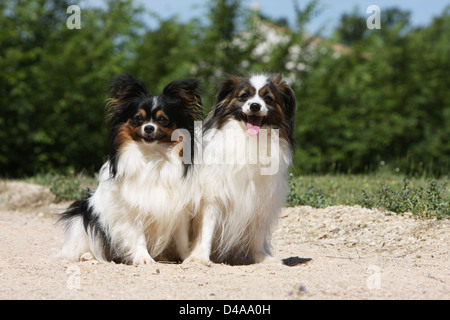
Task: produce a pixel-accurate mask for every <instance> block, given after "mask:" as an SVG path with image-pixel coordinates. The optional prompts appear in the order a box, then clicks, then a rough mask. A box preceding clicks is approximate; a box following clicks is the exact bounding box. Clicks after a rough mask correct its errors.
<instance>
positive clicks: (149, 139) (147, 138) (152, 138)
mask: <svg viewBox="0 0 450 320" xmlns="http://www.w3.org/2000/svg"><path fill="white" fill-rule="evenodd" d="M142 139H143V140H144V141H145V142H148V143H151V142H153V141H155V137H152V136H148V137H145V136H144V137H142Z"/></svg>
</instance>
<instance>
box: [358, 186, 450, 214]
mask: <svg viewBox="0 0 450 320" xmlns="http://www.w3.org/2000/svg"><path fill="white" fill-rule="evenodd" d="M444 193H448V191H447V184H444V185H442V186H440V185H439V184H438V183H437V182H436V180H432V179H430V180H429V182H428V187H427V188H426V189H425V188H424V187H423V186H420V187H417V188H412V187H411V186H410V180H409V179H407V178H405V179H404V184H403V188H400V189H394V188H391V187H390V186H386V185H383V186H382V187H381V188H380V189H379V190H378V193H377V194H376V195H371V194H369V193H368V192H367V191H366V190H363V191H362V199H361V201H360V203H361V205H362V206H364V207H368V208H383V209H385V210H388V211H392V212H396V213H402V212H411V213H413V214H416V215H419V216H422V217H430V216H433V217H436V218H444V217H449V216H450V199H448V196H447V199H446V198H444V196H443V194H444Z"/></svg>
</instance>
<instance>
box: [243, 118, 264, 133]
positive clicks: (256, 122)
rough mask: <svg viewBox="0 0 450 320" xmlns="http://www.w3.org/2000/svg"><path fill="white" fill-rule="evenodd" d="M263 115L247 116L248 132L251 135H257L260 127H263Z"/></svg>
mask: <svg viewBox="0 0 450 320" xmlns="http://www.w3.org/2000/svg"><path fill="white" fill-rule="evenodd" d="M262 119H263V117H258V116H247V133H248V134H249V135H250V136H257V135H258V133H259V129H261V122H262Z"/></svg>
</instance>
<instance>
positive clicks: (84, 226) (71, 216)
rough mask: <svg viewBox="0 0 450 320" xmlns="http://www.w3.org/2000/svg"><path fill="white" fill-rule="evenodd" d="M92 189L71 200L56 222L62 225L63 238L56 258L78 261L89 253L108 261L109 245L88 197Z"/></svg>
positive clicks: (109, 258)
mask: <svg viewBox="0 0 450 320" xmlns="http://www.w3.org/2000/svg"><path fill="white" fill-rule="evenodd" d="M92 195H93V191H91V190H88V191H87V193H86V195H85V197H84V198H83V199H81V200H77V201H75V202H73V203H72V204H71V205H70V207H69V208H68V209H67V210H66V211H65V212H63V213H61V216H60V218H59V220H58V222H57V224H59V225H63V226H64V235H65V240H64V244H63V246H62V248H61V250H60V252H59V253H58V254H57V255H56V257H57V258H62V259H67V260H72V261H79V260H80V259H81V258H82V256H83V255H85V254H89V253H90V254H91V255H92V256H93V257H94V258H96V259H97V260H100V261H110V260H111V254H110V251H111V250H110V246H109V241H108V239H107V237H106V233H105V232H104V231H103V229H102V228H101V226H100V224H99V223H98V221H97V220H98V216H96V215H94V214H93V208H92V206H91V205H90V199H91V196H92Z"/></svg>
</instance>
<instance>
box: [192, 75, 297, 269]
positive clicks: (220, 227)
mask: <svg viewBox="0 0 450 320" xmlns="http://www.w3.org/2000/svg"><path fill="white" fill-rule="evenodd" d="M263 80H264V79H261V77H258V79H256V80H255V82H256V83H257V85H261V83H263V82H264V83H265V82H267V78H266V79H265V81H263ZM261 86H262V85H261ZM264 129H266V130H267V138H268V142H267V141H262V140H261V139H262V138H263V135H262V134H261V132H260V134H259V135H258V136H256V137H252V136H249V135H248V134H247V133H246V129H245V124H244V123H242V122H238V121H236V120H234V119H231V120H229V121H228V122H227V123H226V124H225V125H224V126H223V127H222V128H221V129H220V131H218V130H210V131H209V132H207V133H206V134H205V135H204V137H203V142H204V143H203V144H204V146H205V147H204V149H203V159H204V161H203V163H202V164H201V165H200V167H199V173H200V174H199V176H198V178H199V179H200V181H199V183H197V185H199V186H201V187H202V191H201V192H202V194H203V204H202V209H201V210H200V212H199V214H198V215H197V216H196V217H195V219H196V220H197V221H199V225H200V226H199V227H197V228H196V230H195V232H194V233H196V234H197V240H196V243H195V246H194V248H193V250H192V252H191V254H190V256H189V257H188V258H187V259H186V260H185V262H200V263H204V264H207V265H208V264H210V263H211V262H210V257H212V256H213V257H215V259H216V260H218V261H221V260H224V259H226V258H227V257H228V258H229V255H230V253H233V252H234V253H236V251H238V252H239V251H240V254H243V255H247V256H250V258H251V259H252V260H253V262H256V263H259V262H279V260H278V259H276V258H274V257H273V256H272V254H271V251H270V236H271V234H272V231H273V227H274V225H275V224H276V222H277V218H278V215H279V212H280V210H281V207H282V205H283V204H284V202H285V197H286V192H287V189H288V184H287V177H286V176H287V170H288V167H289V165H290V164H291V158H292V157H291V149H290V146H289V142H288V141H286V140H285V139H282V138H280V139H279V143H274V144H272V145H271V147H269V148H268V150H263V152H269V153H270V154H271V156H272V157H274V156H275V157H276V158H277V160H278V170H276V172H275V173H274V174H270V175H264V174H262V172H263V170H262V169H264V168H265V167H266V166H267V165H265V164H263V163H261V161H256V162H255V161H254V160H255V150H258V152H259V154H261V152H260V151H259V150H260V149H261V148H263V147H264V146H266V145H267V143H268V144H269V145H270V141H271V138H272V135H273V134H274V132H275V131H272V130H271V128H267V127H263V128H261V131H263V130H264ZM226 132H232V133H233V135H234V137H235V138H237V139H229V138H227V137H229V136H230V135H229V134H226ZM243 142H244V145H242V143H243ZM228 156H230V157H231V158H234V159H235V161H234V163H229V162H228V163H224V162H223V160H224V158H227V157H228ZM205 160H206V161H205ZM241 249H243V250H241Z"/></svg>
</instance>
